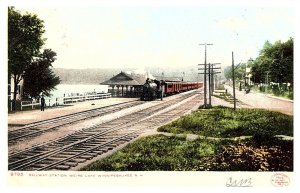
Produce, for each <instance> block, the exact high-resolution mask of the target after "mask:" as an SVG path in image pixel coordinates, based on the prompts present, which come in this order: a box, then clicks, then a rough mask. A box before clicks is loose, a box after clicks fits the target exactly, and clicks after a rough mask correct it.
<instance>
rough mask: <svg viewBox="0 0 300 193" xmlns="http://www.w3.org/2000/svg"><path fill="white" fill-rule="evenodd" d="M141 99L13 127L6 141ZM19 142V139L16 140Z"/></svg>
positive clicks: (106, 112) (26, 136)
mask: <svg viewBox="0 0 300 193" xmlns="http://www.w3.org/2000/svg"><path fill="white" fill-rule="evenodd" d="M143 103H144V102H142V101H130V102H124V103H119V104H115V105H110V106H106V107H100V108H96V109H91V110H87V111H81V112H78V113H72V114H68V115H64V116H60V117H55V118H52V119H47V120H43V121H39V122H34V123H31V124H28V125H26V126H23V127H21V128H18V129H15V130H13V131H9V132H8V143H9V145H12V144H14V143H16V142H17V141H16V140H17V139H21V140H22V141H24V140H26V139H28V138H30V137H35V136H38V135H40V134H42V133H45V132H48V131H51V130H54V129H58V128H59V127H62V126H65V125H70V124H74V123H76V122H79V121H82V120H86V119H91V118H94V117H97V116H103V115H106V114H109V113H113V112H117V111H120V110H122V109H125V108H130V107H133V106H136V105H140V104H143ZM18 142H19V141H18Z"/></svg>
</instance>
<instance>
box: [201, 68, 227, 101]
mask: <svg viewBox="0 0 300 193" xmlns="http://www.w3.org/2000/svg"><path fill="white" fill-rule="evenodd" d="M217 64H221V63H209V64H208V72H203V73H198V74H204V75H206V74H207V73H208V82H209V83H208V86H209V89H208V90H209V92H208V106H211V96H212V95H213V85H214V79H213V76H214V74H220V73H221V72H220V71H214V70H217V69H221V67H217V66H216V67H215V66H214V65H217ZM199 65H203V64H199ZM198 70H205V68H198Z"/></svg>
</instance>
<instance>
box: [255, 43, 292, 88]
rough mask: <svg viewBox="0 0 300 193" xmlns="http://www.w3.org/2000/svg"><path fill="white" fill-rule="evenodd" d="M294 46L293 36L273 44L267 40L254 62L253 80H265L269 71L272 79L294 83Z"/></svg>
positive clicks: (259, 81) (257, 81)
mask: <svg viewBox="0 0 300 193" xmlns="http://www.w3.org/2000/svg"><path fill="white" fill-rule="evenodd" d="M293 46H294V43H293V39H292V38H290V39H289V40H288V41H287V42H284V43H282V42H281V41H277V42H275V43H274V44H271V43H270V42H268V41H266V43H265V44H264V46H263V48H262V50H261V51H260V55H259V57H258V58H256V60H255V61H254V62H253V66H252V73H253V78H252V80H253V81H254V82H256V83H262V82H265V78H266V75H267V72H269V73H268V75H269V77H268V79H269V80H270V81H273V82H277V83H286V82H289V83H291V84H293V59H294V49H293Z"/></svg>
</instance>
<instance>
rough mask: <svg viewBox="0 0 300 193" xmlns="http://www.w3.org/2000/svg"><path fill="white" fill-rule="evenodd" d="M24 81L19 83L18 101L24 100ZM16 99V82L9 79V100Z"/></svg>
mask: <svg viewBox="0 0 300 193" xmlns="http://www.w3.org/2000/svg"><path fill="white" fill-rule="evenodd" d="M23 84H24V81H23V79H22V80H21V81H20V82H19V84H18V86H17V97H16V99H17V100H22V96H23V88H24V86H23ZM13 99H14V80H13V78H8V100H13Z"/></svg>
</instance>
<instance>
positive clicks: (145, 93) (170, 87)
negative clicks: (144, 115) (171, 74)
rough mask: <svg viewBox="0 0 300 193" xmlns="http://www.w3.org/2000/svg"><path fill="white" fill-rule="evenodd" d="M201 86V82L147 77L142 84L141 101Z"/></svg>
mask: <svg viewBox="0 0 300 193" xmlns="http://www.w3.org/2000/svg"><path fill="white" fill-rule="evenodd" d="M200 87H203V82H182V81H181V82H169V81H163V80H161V81H159V80H150V79H147V80H146V83H145V84H144V85H143V90H142V94H141V100H142V101H152V100H155V99H157V98H160V99H162V97H165V96H169V95H173V94H177V93H180V92H185V91H188V90H192V89H197V88H200Z"/></svg>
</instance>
